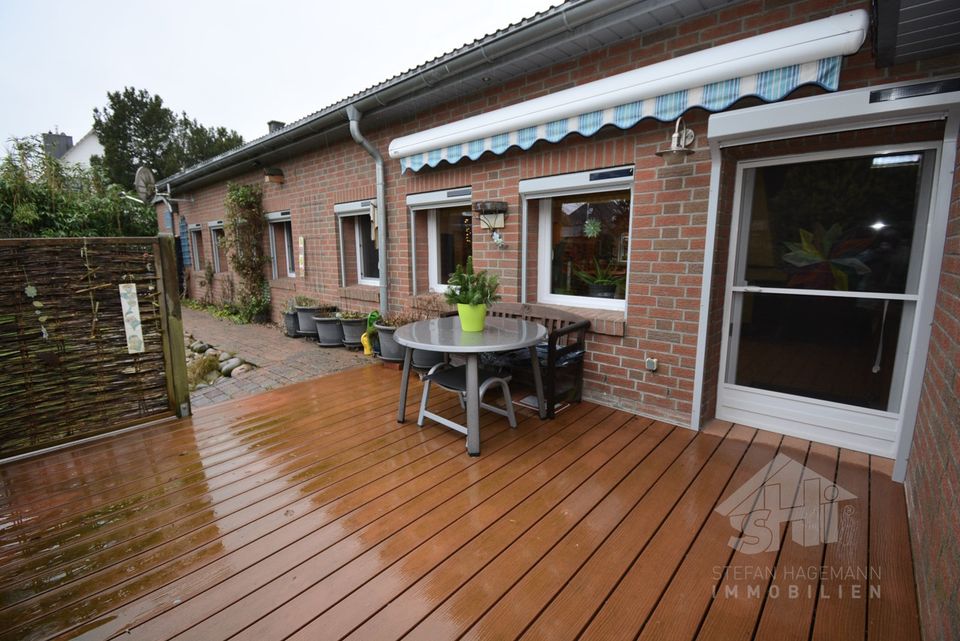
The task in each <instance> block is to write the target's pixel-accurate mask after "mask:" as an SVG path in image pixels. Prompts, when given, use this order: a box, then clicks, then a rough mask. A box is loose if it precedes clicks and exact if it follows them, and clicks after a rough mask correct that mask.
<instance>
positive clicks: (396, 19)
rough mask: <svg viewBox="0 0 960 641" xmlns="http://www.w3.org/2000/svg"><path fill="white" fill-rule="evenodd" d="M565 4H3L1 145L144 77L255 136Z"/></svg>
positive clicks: (84, 125) (513, 0) (81, 126)
mask: <svg viewBox="0 0 960 641" xmlns="http://www.w3.org/2000/svg"><path fill="white" fill-rule="evenodd" d="M557 3H559V0H555V1H554V2H550V1H549V0H483V1H482V2H478V1H476V0H472V1H471V0H408V1H403V0H353V1H349V0H348V1H346V2H331V1H329V0H314V1H313V2H310V1H307V0H304V1H302V2H295V1H292V0H261V1H259V2H250V1H248V0H230V1H227V0H216V1H214V0H209V1H208V0H192V1H186V0H155V1H154V2H142V1H140V0H119V1H110V2H108V1H106V0H99V1H98V0H72V1H71V0H62V1H53V0H0V87H2V92H0V95H2V96H3V99H2V100H0V141H2V143H3V144H2V147H4V148H5V147H7V144H6V141H7V140H9V139H10V138H11V137H12V136H26V135H30V134H38V133H42V132H45V131H52V130H55V129H56V130H59V131H61V132H64V133H67V134H70V135H72V136H73V139H74V142H76V141H77V140H79V139H80V137H81V136H83V135H84V134H85V133H86V132H87V131H89V130H90V128H91V126H92V123H93V116H92V111H93V108H94V107H97V106H103V105H105V104H106V94H107V92H108V91H115V90H119V89H122V88H123V87H124V86H135V87H137V88H139V89H146V90H148V91H149V92H151V93H155V94H159V95H160V96H161V97H162V98H163V100H164V104H166V105H167V106H168V107H170V108H171V109H173V110H174V111H176V112H180V111H186V112H187V113H188V114H189V115H190V116H191V117H193V118H196V119H198V120H199V121H200V122H201V123H203V124H204V125H207V126H212V125H222V126H226V127H229V128H232V129H236V130H237V131H239V132H240V134H241V135H243V137H244V139H245V140H251V139H253V138H257V137H259V136H261V135H263V134H265V133H266V131H267V124H266V123H267V121H268V120H281V121H283V122H292V121H294V120H296V119H298V118H301V117H303V116H305V115H307V114H309V113H312V112H314V111H316V110H318V109H320V108H322V107H324V106H326V105H328V104H330V103H332V102H335V101H337V100H339V99H341V98H345V97H346V96H348V95H350V94H352V93H355V92H357V91H360V90H362V89H365V88H367V87H369V86H371V85H373V84H376V83H378V82H380V81H382V80H385V79H387V78H389V77H390V76H393V75H395V74H397V73H400V72H402V71H405V70H407V69H409V68H410V67H415V66H417V65H419V64H421V63H423V62H425V61H427V60H428V59H430V58H434V57H436V56H438V55H440V54H442V53H445V52H447V51H450V50H451V49H454V48H456V47H458V46H460V45H462V44H465V43H467V42H470V41H472V40H474V39H476V38H479V37H481V36H483V35H485V34H487V33H490V32H493V31H495V30H497V29H498V28H502V27H505V26H507V25H508V24H510V23H511V22H516V21H517V20H520V19H521V18H524V17H527V16H529V15H533V14H534V13H536V12H537V11H541V10H543V9H545V8H547V7H549V6H551V4H557Z"/></svg>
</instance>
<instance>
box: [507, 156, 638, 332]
mask: <svg viewBox="0 0 960 641" xmlns="http://www.w3.org/2000/svg"><path fill="white" fill-rule="evenodd" d="M633 182H634V167H633V165H627V166H622V167H609V168H601V169H593V170H590V171H581V172H577V173H573V174H562V175H559V176H546V177H543V178H531V179H529V180H521V181H520V198H521V214H520V217H521V222H520V229H521V257H520V282H521V283H522V284H523V286H521V292H524V294H523V297H522V300H523V302H527V301H526V282H527V211H528V210H527V207H528V203H529V201H531V200H539V201H540V210H539V212H538V214H539V215H538V221H539V222H538V229H537V302H540V303H547V304H553V305H566V306H569V307H587V308H592V309H605V310H612V311H620V312H624V313H626V311H627V293H628V292H629V291H630V238H632V236H633ZM610 191H628V192H629V193H630V221H629V223H628V226H627V239H628V240H627V242H628V245H627V280H626V283H625V285H624V298H623V299H620V300H618V299H611V298H598V297H593V296H569V295H566V294H553V293H551V292H550V269H551V263H552V260H551V259H552V258H553V244H552V242H551V240H552V238H551V235H552V234H553V229H552V226H551V222H552V221H551V219H552V202H553V198H555V197H560V196H577V195H588V194H597V193H603V192H610Z"/></svg>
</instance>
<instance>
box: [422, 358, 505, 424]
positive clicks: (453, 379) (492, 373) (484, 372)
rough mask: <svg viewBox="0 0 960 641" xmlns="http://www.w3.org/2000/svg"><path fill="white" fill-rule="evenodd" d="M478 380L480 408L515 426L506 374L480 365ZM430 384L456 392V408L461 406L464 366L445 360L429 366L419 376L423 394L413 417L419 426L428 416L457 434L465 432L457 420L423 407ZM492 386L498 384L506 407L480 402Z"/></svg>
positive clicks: (425, 404)
mask: <svg viewBox="0 0 960 641" xmlns="http://www.w3.org/2000/svg"><path fill="white" fill-rule="evenodd" d="M478 379H479V381H480V390H479V391H480V407H481V408H483V409H485V410H488V411H490V412H493V413H495V414H499V415H500V416H505V417H507V421H509V423H510V427H514V428H515V427H516V426H517V418H516V416H515V415H514V413H513V400H512V398H511V396H510V386H509V385H508V383H509V382H510V375H509V374H508V375H506V376H505V375H503V374H501V373H500V372H498V371H496V370H491V369H485V368H483V367H481V368H480V370H479V372H478ZM432 385H437V386H438V387H442V388H443V389H445V390H449V391H451V392H456V393H457V396H458V398H459V400H460V407H465V405H466V395H467V368H466V366H465V365H450V364H449V363H438V364H436V365H434V366H433V367H431V368H430V371H429V372H427V373H426V375H424V377H423V396H422V397H421V398H420V414H419V416H417V425H419V426H420V427H423V419H424V418H429V419H432V420H434V421H436V422H437V423H440V424H441V425H445V426H447V427H449V428H450V429H452V430H456V431H458V432H460V433H461V434H466V433H467V428H466V427H464V426H463V425H460V424H459V423H455V422H453V421H451V420H450V419H447V418H444V417H442V416H440V415H438V414H434V413H433V412H431V411H429V410H427V403H428V402H429V400H430V387H431V386H432ZM494 385H499V386H500V391H501V392H502V393H503V400H504V405H506V407H505V408H504V407H497V406H496V405H490V404H489V403H484V402H483V396H484V394H486V393H487V390H488V389H490V388H491V387H492V386H494Z"/></svg>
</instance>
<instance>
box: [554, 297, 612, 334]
mask: <svg viewBox="0 0 960 641" xmlns="http://www.w3.org/2000/svg"><path fill="white" fill-rule="evenodd" d="M538 304H539V305H545V306H547V307H555V308H557V309H562V310H563V311H565V312H570V313H571V314H576V315H577V316H582V317H583V318H586V319H587V320H588V321H590V332H591V333H592V334H603V335H605V336H624V335H625V333H626V329H627V314H626V312H622V311H619V310H613V309H594V308H590V307H576V306H574V305H557V304H556V303H538Z"/></svg>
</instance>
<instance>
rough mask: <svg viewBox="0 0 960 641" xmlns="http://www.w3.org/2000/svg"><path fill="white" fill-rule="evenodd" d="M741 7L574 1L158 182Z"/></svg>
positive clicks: (333, 135)
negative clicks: (353, 113) (352, 118)
mask: <svg viewBox="0 0 960 641" xmlns="http://www.w3.org/2000/svg"><path fill="white" fill-rule="evenodd" d="M736 1H737V0H568V1H567V2H564V3H562V4H559V5H557V6H555V7H551V8H550V9H547V10H545V11H542V12H540V13H537V14H535V15H533V16H531V17H530V18H527V19H525V20H521V21H520V22H517V23H515V24H512V25H509V26H508V27H506V28H504V29H501V30H499V31H497V32H495V33H492V34H488V35H486V36H484V37H482V38H479V39H477V40H474V41H473V42H471V43H468V44H466V45H464V46H462V47H460V48H458V49H455V50H453V51H450V52H447V53H445V54H443V55H441V56H438V57H436V58H434V59H433V60H430V61H428V62H425V63H424V64H422V65H420V66H418V67H415V68H413V69H410V70H408V71H405V72H403V73H401V74H398V75H396V76H393V77H392V78H389V79H387V80H385V81H383V82H381V83H379V84H377V85H374V86H372V87H369V88H368V89H365V90H363V91H360V92H358V93H356V94H353V95H352V96H349V97H347V98H344V99H343V100H340V101H338V102H336V103H333V104H331V105H329V106H327V107H324V108H323V109H321V110H319V111H317V112H314V113H312V114H310V115H308V116H306V117H304V118H301V119H300V120H298V121H296V122H293V123H290V124H289V125H286V126H285V127H283V128H282V129H280V130H278V131H275V132H272V133H269V134H267V135H265V136H263V137H261V138H257V139H256V140H253V141H250V142H248V143H247V144H245V145H242V146H240V147H237V148H235V149H231V150H230V151H227V152H225V153H223V154H220V155H218V156H215V157H213V158H210V159H208V160H205V161H203V162H201V163H198V164H196V165H194V166H192V167H189V168H187V169H185V170H183V171H181V172H179V173H177V174H175V175H173V176H169V177H166V178H164V179H162V180H160V181H159V183H158V184H159V187H160V188H161V189H167V188H168V187H177V188H184V187H188V186H199V185H201V184H205V183H209V182H215V181H217V180H223V179H224V178H227V177H229V176H231V175H236V174H237V173H240V172H243V171H247V170H249V169H252V168H254V167H257V166H260V165H261V164H266V163H268V162H271V161H274V160H279V159H282V158H286V157H290V156H292V155H295V154H297V153H302V152H304V151H306V150H308V149H313V148H316V147H318V146H320V145H323V144H326V143H329V142H333V141H335V140H339V139H341V138H346V137H347V136H349V134H348V132H347V126H348V124H347V123H348V121H347V118H346V116H345V115H344V109H345V108H346V107H347V106H348V105H352V106H354V107H356V108H357V109H358V110H359V111H361V113H363V114H364V121H365V124H366V125H367V126H368V127H376V126H379V125H382V124H385V123H387V122H394V121H396V120H399V119H402V118H404V117H410V116H412V115H414V114H416V113H418V112H420V111H423V110H426V109H429V108H431V107H433V106H435V105H437V104H440V103H442V102H445V101H448V100H451V99H454V98H458V97H462V96H468V95H472V94H475V93H478V92H480V91H482V90H483V89H485V88H486V87H489V86H496V85H499V84H502V83H504V82H506V81H507V80H509V79H511V78H515V77H518V76H522V75H524V74H528V73H531V72H533V71H536V70H538V69H542V68H545V67H548V66H551V65H554V64H557V63H559V62H563V61H564V60H569V59H572V58H576V57H579V56H582V55H584V54H585V53H587V52H589V51H593V50H596V49H600V48H603V47H607V46H610V45H611V44H614V43H616V42H620V41H623V40H628V39H631V38H635V37H637V36H638V35H639V34H641V33H644V32H645V31H651V30H656V29H659V28H662V27H664V26H666V25H669V24H673V23H676V22H680V21H682V20H686V19H688V18H691V17H693V16H696V15H701V14H704V13H709V12H711V11H714V10H716V9H717V8H719V7H722V6H725V5H728V4H733V3H734V2H736Z"/></svg>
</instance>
